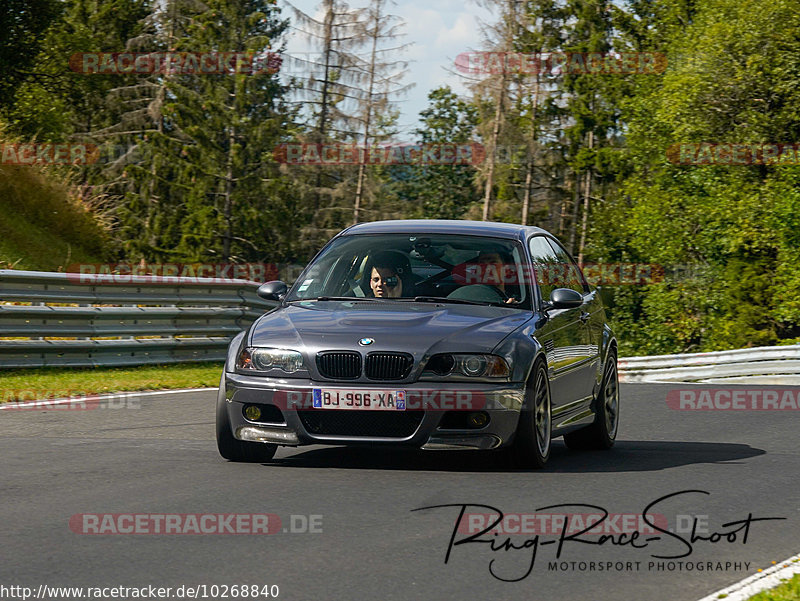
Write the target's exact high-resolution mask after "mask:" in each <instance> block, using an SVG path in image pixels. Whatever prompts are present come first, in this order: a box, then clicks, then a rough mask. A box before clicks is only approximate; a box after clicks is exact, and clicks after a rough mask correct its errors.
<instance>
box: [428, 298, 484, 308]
mask: <svg viewBox="0 0 800 601" xmlns="http://www.w3.org/2000/svg"><path fill="white" fill-rule="evenodd" d="M413 300H414V301H415V302H420V303H453V304H456V305H482V306H484V307H494V306H497V304H498V303H493V302H491V301H472V300H466V299H463V298H447V297H446V296H415V297H414V299H413Z"/></svg>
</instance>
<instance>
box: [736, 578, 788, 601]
mask: <svg viewBox="0 0 800 601" xmlns="http://www.w3.org/2000/svg"><path fill="white" fill-rule="evenodd" d="M747 601H800V574H796V575H795V576H794V577H792V578H791V579H789V580H786V581H785V582H783V583H782V584H779V585H778V586H776V587H775V588H772V589H769V590H768V591H763V592H760V593H758V594H757V595H753V596H752V597H750V598H749V599H748V600H747Z"/></svg>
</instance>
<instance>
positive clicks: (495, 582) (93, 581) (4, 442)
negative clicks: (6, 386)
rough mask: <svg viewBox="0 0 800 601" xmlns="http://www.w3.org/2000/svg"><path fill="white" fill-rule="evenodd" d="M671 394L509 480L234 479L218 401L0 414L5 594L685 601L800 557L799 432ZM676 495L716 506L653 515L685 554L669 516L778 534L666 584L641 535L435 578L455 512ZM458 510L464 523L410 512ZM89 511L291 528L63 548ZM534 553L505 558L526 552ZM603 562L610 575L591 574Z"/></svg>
mask: <svg viewBox="0 0 800 601" xmlns="http://www.w3.org/2000/svg"><path fill="white" fill-rule="evenodd" d="M676 386H679V385H671V384H649V385H648V384H627V385H623V386H622V402H623V405H622V407H623V409H622V411H623V413H622V422H621V428H620V432H619V437H618V443H617V445H616V447H615V448H614V449H613V450H611V451H607V452H574V451H570V450H568V449H566V447H564V445H563V443H562V442H561V441H556V442H555V443H554V448H553V453H552V457H551V460H550V463H549V467H548V469H547V470H545V471H515V470H509V469H506V468H504V467H502V465H501V464H499V463H498V461H497V459H496V458H495V457H494V456H487V455H482V454H479V453H474V452H422V451H402V452H398V451H387V450H374V449H349V448H341V447H321V446H313V447H300V448H295V449H292V448H281V449H279V451H278V454H277V455H276V458H275V460H274V462H273V463H271V464H268V465H262V464H235V463H228V462H226V461H224V460H223V459H222V458H221V457H219V455H218V454H217V450H216V446H215V442H214V427H213V417H214V400H215V393H214V392H212V391H199V392H198V391H196V392H189V393H183V394H174V395H163V396H162V395H158V396H147V397H141V398H140V399H137V402H136V403H135V405H138V407H127V408H121V409H102V410H101V409H98V410H94V411H56V410H48V411H42V410H36V411H0V466H2V467H0V473H1V474H2V475H1V476H0V490H2V503H0V511H1V512H2V513H1V514H0V516H1V517H0V527H1V528H2V530H1V532H2V534H1V535H0V540H2V545H1V546H0V549H1V550H0V584H2V585H6V586H9V585H19V586H28V587H33V588H34V589H36V587H38V586H39V585H40V584H47V585H55V586H79V585H80V586H92V587H114V586H136V587H142V586H146V585H154V586H156V587H168V586H169V587H173V590H176V589H177V588H178V587H180V586H181V585H184V586H197V585H200V584H205V585H207V587H208V586H209V585H233V584H251V585H252V584H258V585H265V584H268V585H278V587H279V589H280V590H279V597H278V598H279V599H286V600H300V599H322V600H328V599H331V600H338V599H342V600H349V599H383V600H395V599H397V600H407V599H411V600H415V599H436V600H443V599H457V600H471V599H476V600H477V599H481V600H483V599H493V600H498V601H499V600H502V599H523V598H524V599H548V600H551V599H554V598H558V599H592V600H594V601H600V600H606V599H609V600H611V599H614V600H620V599H641V600H659V599H669V600H682V599H685V600H696V599H698V598H700V597H703V596H705V595H707V594H709V593H711V592H713V591H715V590H717V589H719V588H722V587H723V586H726V585H728V584H731V583H733V582H736V581H738V580H740V579H742V578H744V577H746V576H748V575H751V574H753V573H754V572H755V571H756V570H757V569H758V568H766V567H768V566H770V565H771V562H772V561H780V560H782V559H784V558H786V557H789V556H792V555H795V554H796V553H798V551H800V549H798V547H800V544H798V538H799V537H798V533H800V528H798V526H800V451H798V445H797V440H798V435H797V432H798V425H799V424H800V415H798V412H797V411H760V412H749V411H731V412H719V411H702V412H690V411H676V410H673V409H670V408H669V407H668V406H667V404H666V394H667V392H668V391H669V390H671V389H673V388H675V387H676ZM684 490H702V491H706V492H708V493H709V494H707V495H706V494H702V493H699V492H695V493H687V494H682V495H678V496H675V497H672V498H671V499H667V500H665V501H663V502H661V503H659V504H658V505H657V506H656V507H655V508H654V509H652V510H651V513H657V514H660V515H664V516H665V519H667V520H668V523H669V527H671V528H673V529H676V528H677V530H678V534H679V535H680V536H681V537H683V538H686V539H688V538H689V536H690V534H689V533H688V532H687V530H688V521H689V518H683V517H682V518H679V517H677V516H679V515H681V516H688V515H697V516H706V517H701V518H700V519H701V522H700V524H699V526H700V529H699V533H705V534H706V535H709V536H710V535H711V534H712V533H713V532H730V531H731V530H734V529H735V528H736V526H727V527H723V526H722V525H723V524H726V523H728V522H735V521H739V520H744V519H746V518H747V517H748V514H752V515H753V517H754V518H758V517H783V518H786V519H784V520H780V521H760V522H753V523H751V524H750V528H749V533H748V539H747V541H746V543H744V542H743V537H742V535H743V531H742V530H740V531H739V532H738V533H737V535H736V540H735V541H733V542H729V541H728V540H727V538H723V540H722V541H721V542H718V543H716V544H712V543H710V542H707V541H703V540H700V541H696V542H695V543H694V544H693V545H692V553H691V555H690V556H688V557H683V558H681V559H673V560H671V561H674V562H675V565H673V566H671V567H672V569H670V565H669V563H668V562H669V561H670V560H668V559H655V558H654V557H652V556H653V555H665V556H666V555H681V554H683V553H685V552H686V551H687V547H688V545H686V544H684V543H682V542H680V541H679V540H677V539H676V538H674V537H673V536H670V535H668V534H664V533H658V532H655V533H653V532H652V531H651V533H650V536H654V535H655V536H660V539H658V540H656V539H653V540H651V541H649V542H647V543H646V546H644V547H643V548H631V547H630V545H613V544H612V543H613V541H611V542H609V541H606V543H605V544H603V545H598V544H589V543H585V542H583V543H581V542H578V541H575V540H569V539H567V540H565V541H564V542H563V546H562V549H561V557H560V558H559V559H558V566H557V567H558V569H551V565H550V564H551V562H553V561H555V556H556V552H557V546H558V539H559V532H550V533H542V534H541V535H540V538H539V546H538V551H537V556H536V560H535V564H534V566H533V568H532V569H531V571H530V574H529V575H528V576H527V577H526V578H524V579H521V580H518V581H517V582H505V581H502V580H499V579H498V578H496V577H494V576H493V575H492V573H491V572H492V571H493V572H494V573H495V574H496V575H497V576H499V577H501V578H505V579H507V580H512V579H516V578H520V577H521V576H523V575H524V574H525V573H526V571H527V570H528V567H529V565H530V562H531V557H532V552H531V549H532V547H531V546H528V547H527V548H523V549H519V550H516V549H512V550H502V549H501V550H498V551H492V549H491V546H492V545H491V544H490V543H468V544H462V545H457V546H454V547H453V548H452V551H451V555H450V558H449V562H448V563H447V564H445V562H444V559H445V554H446V552H447V550H448V545H449V542H450V539H451V535H452V533H453V528H454V524H455V521H456V518H457V516H458V514H459V507H457V505H460V504H482V505H488V506H491V507H494V508H497V509H500V510H501V511H503V512H505V513H506V514H512V513H513V514H522V513H525V514H528V513H559V512H560V513H564V512H572V513H587V512H589V513H591V512H594V510H589V509H580V508H563V509H553V510H544V511H537V510H540V508H542V507H545V506H549V505H559V504H566V503H584V504H590V505H595V506H599V507H602V508H605V509H606V510H607V511H608V512H609V513H611V514H614V513H630V514H641V512H642V511H643V510H644V508H645V507H646V506H647V505H648V504H650V503H651V502H652V501H655V500H656V499H659V498H661V497H664V496H665V495H669V494H671V493H677V492H679V491H684ZM449 504H452V505H456V506H454V507H445V508H439V509H427V510H421V511H412V510H414V509H417V508H420V507H426V506H432V505H449ZM481 511H482V510H481V509H475V508H468V509H467V510H466V512H467V513H472V512H481ZM85 513H148V514H172V513H237V514H240V513H270V514H277V516H279V517H280V519H281V524H282V527H281V528H280V529H279V532H277V533H276V534H271V535H233V534H220V535H211V534H207V535H197V534H182V535H177V534H169V535H167V534H136V535H132V534H117V535H113V534H102V535H84V534H79V533H76V532H73V530H71V529H70V517H71V516H73V515H75V514H85ZM292 515H295V516H298V515H299V516H306V517H308V516H312V515H313V516H322V517H321V518H313V519H315V520H317V521H321V530H322V531H321V532H316V533H303V532H291V531H285V532H284V531H283V530H284V529H286V530H291V526H292V520H294V525H295V529H296V530H302V529H303V518H291V516H292ZM609 519H611V518H609ZM678 520H681V523H678ZM705 520H707V525H706V524H705ZM540 523H541V522H540ZM515 524H516V522H513V523H510V527H512V528H513V527H514V525H515ZM529 525H530V523H529ZM318 528H319V526H318ZM466 536H467V534H464V533H457V534H456V535H455V539H454V541H457V540H460V539H462V538H464V537H466ZM628 537H630V535H628ZM484 538H490V537H489V535H486V536H485V537H484ZM534 538H535V533H532V532H528V533H526V534H523V535H518V534H514V535H513V536H512V538H511V541H512V542H514V544H515V545H517V546H520V547H522V546H524V544H525V541H532V540H534ZM582 538H585V539H586V540H589V541H594V542H595V543H596V542H597V541H598V536H597V535H594V536H592V535H590V534H586V535H584V536H583V537H582ZM503 539H504V537H497V538H496V543H495V544H497V546H499V542H500V541H502V540H503ZM617 540H619V538H618V537H617ZM642 541H643V538H640V539H638V541H637V544H642ZM528 544H529V545H532V544H533V543H532V542H531V543H528ZM492 561H494V563H492ZM609 561H610V562H623V564H616V565H617V566H618V568H621V569H617V568H612V569H611V570H610V571H606V570H604V571H596V570H597V569H598V567H597V566H598V564H599V562H604V563H605V562H609ZM637 561H638V562H639V564H636V563H635V562H637ZM679 561H682V562H684V564H683V565H682V566H680V567H679V566H678V564H677V562H679ZM563 562H566V563H563ZM572 562H575V563H574V564H573V563H572ZM581 562H585V564H581ZM590 562H595V564H594V565H595V571H592V570H591V567H590V566H591V563H590ZM628 562H630V564H629V563H628ZM651 562H652V563H653V564H654V565H651ZM659 562H661V565H659ZM687 562H691V563H692V567H691V568H689V566H688V564H687ZM709 562H711V566H712V567H713V570H711V571H709V570H708V569H707V568H708V566H709ZM725 562H728V563H729V565H727V566H726V563H725ZM746 562H749V565H747V566H746V565H745V564H746ZM698 563H699V564H703V567H704V568H706V569H705V570H703V571H699V570H698V569H697V565H698ZM737 564H738V569H737ZM606 565H607V564H606ZM637 568H638V569H637ZM719 568H721V569H719ZM490 569H491V571H490ZM206 592H207V594H209V597H208V598H213V597H211V596H210V592H211V591H210V589H208V588H207V589H206ZM219 592H221V590H220V591H219ZM65 598H66V597H65ZM172 598H175V597H172ZM201 598H202V597H201ZM218 598H219V597H218ZM228 598H232V596H230V595H229V597H228ZM258 598H261V599H263V598H265V597H263V596H262V597H258Z"/></svg>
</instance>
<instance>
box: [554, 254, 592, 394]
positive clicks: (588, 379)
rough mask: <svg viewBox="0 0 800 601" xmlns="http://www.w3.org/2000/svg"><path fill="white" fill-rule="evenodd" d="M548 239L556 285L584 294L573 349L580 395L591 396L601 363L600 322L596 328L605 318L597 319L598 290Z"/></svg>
mask: <svg viewBox="0 0 800 601" xmlns="http://www.w3.org/2000/svg"><path fill="white" fill-rule="evenodd" d="M547 241H548V242H549V243H550V246H552V247H553V251H554V252H555V254H556V257H557V261H558V263H557V264H558V266H559V269H558V270H557V274H558V275H557V276H556V277H558V278H561V279H560V280H559V281H558V282H557V284H558V287H560V288H571V289H572V290H575V291H576V292H580V294H581V296H583V305H582V306H581V307H578V308H577V310H578V311H579V315H578V319H579V320H580V322H581V325H580V328H579V329H580V339H581V342H580V343H579V346H578V347H577V348H576V349H575V353H576V355H575V357H576V362H577V363H578V365H577V366H576V369H577V372H578V374H579V375H578V377H579V378H580V386H581V398H587V397H591V396H592V395H593V394H594V388H595V383H596V380H597V378H596V375H597V372H598V369H599V365H600V345H599V342H598V341H599V340H600V339H601V338H602V325H601V326H600V331H599V332H597V331H596V330H597V325H598V321H599V322H602V321H604V320H603V319H600V320H598V318H599V315H598V312H602V305H601V304H600V302H599V299H597V292H596V291H593V290H591V288H590V287H589V284H588V283H587V282H586V278H584V277H583V273H582V272H581V270H580V268H579V267H578V264H577V263H576V262H575V261H574V260H573V258H572V257H571V256H570V255H569V253H568V252H567V251H566V250H565V249H564V247H563V246H561V244H560V243H559V242H558V241H557V240H555V239H553V238H548V239H547Z"/></svg>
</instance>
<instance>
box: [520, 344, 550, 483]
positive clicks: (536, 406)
mask: <svg viewBox="0 0 800 601" xmlns="http://www.w3.org/2000/svg"><path fill="white" fill-rule="evenodd" d="M551 431H552V414H551V403H550V380H549V379H548V377H547V366H546V365H545V362H544V361H543V360H541V359H540V360H538V361H537V362H536V365H534V366H533V372H532V374H531V378H530V380H529V382H528V386H527V389H526V392H525V403H524V405H523V407H522V412H521V413H520V416H519V424H518V425H517V432H516V434H515V436H514V444H513V446H512V447H511V449H510V451H511V457H512V459H513V463H514V465H516V466H517V467H523V468H530V469H541V468H543V467H544V466H545V464H546V463H547V460H548V459H549V458H550V438H551Z"/></svg>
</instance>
